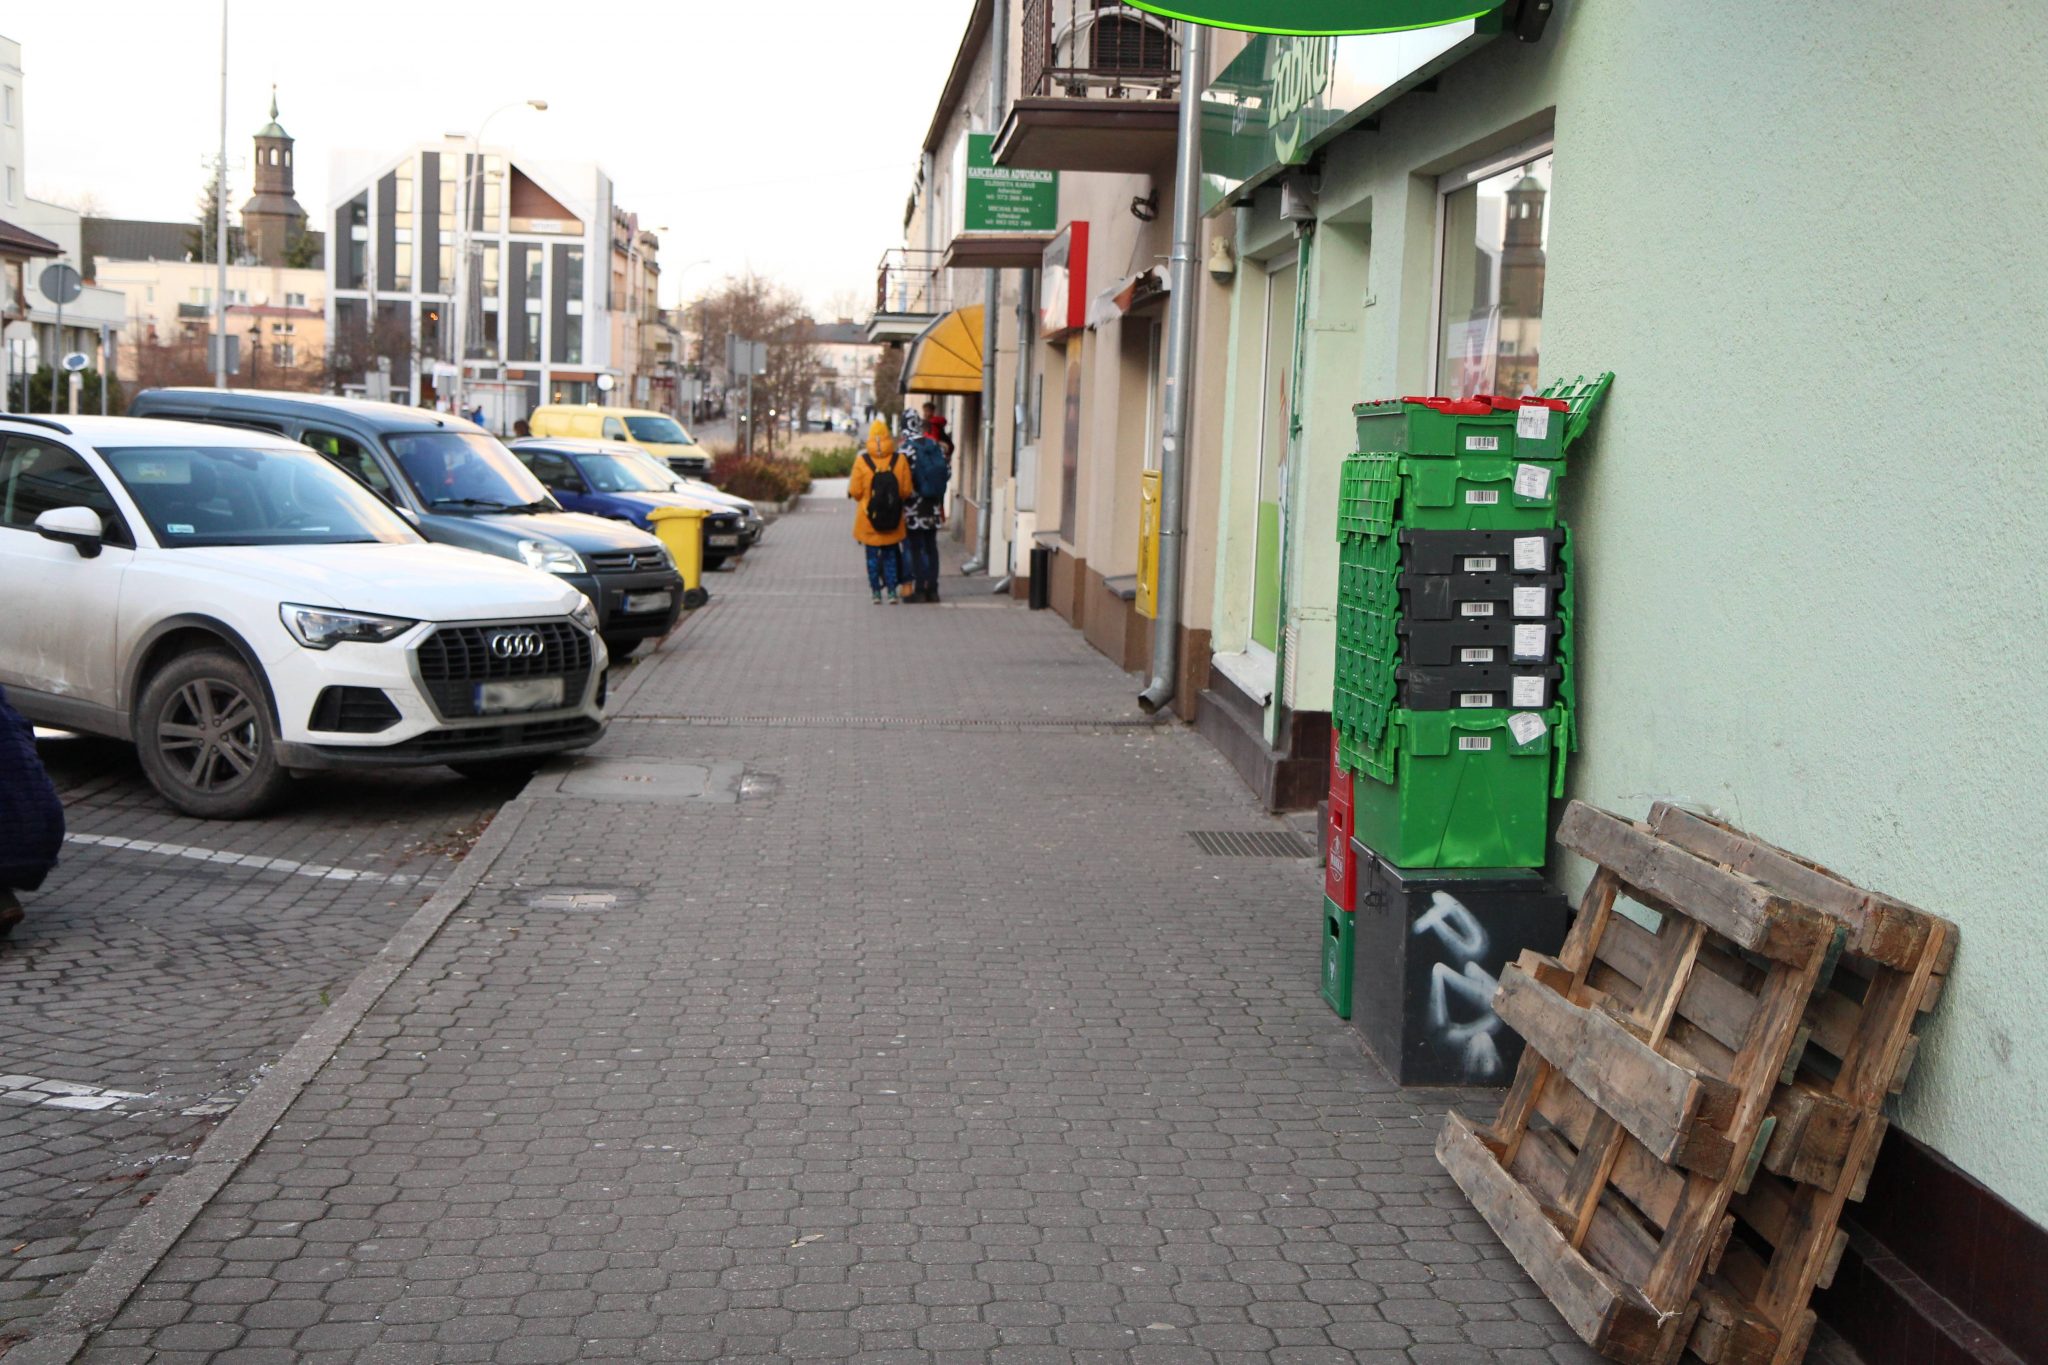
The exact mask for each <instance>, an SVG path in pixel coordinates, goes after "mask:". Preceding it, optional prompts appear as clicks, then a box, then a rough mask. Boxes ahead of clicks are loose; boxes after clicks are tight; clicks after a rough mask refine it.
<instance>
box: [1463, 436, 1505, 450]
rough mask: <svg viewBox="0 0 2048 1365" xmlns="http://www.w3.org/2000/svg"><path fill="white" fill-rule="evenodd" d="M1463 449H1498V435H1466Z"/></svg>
mask: <svg viewBox="0 0 2048 1365" xmlns="http://www.w3.org/2000/svg"><path fill="white" fill-rule="evenodd" d="M1465 449H1467V450H1499V449H1500V437H1498V436H1467V437H1466V438H1465Z"/></svg>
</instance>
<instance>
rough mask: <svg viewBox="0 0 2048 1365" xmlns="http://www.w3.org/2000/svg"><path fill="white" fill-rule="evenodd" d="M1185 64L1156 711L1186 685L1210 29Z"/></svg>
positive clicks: (1163, 442)
mask: <svg viewBox="0 0 2048 1365" xmlns="http://www.w3.org/2000/svg"><path fill="white" fill-rule="evenodd" d="M1182 32H1183V33H1184V34H1185V35H1186V41H1185V43H1184V44H1183V45H1182V48H1181V63H1180V148H1179V150H1178V152H1177V153H1176V155H1175V157H1174V168H1173V173H1174V182H1173V191H1174V193H1173V256H1172V260H1171V262H1170V264H1169V265H1168V267H1167V269H1168V272H1169V275H1168V278H1169V281H1170V285H1169V293H1168V294H1167V313H1166V379H1165V389H1166V393H1165V398H1166V422H1165V427H1164V430H1163V431H1162V432H1161V433H1160V437H1159V592H1158V597H1157V600H1155V601H1154V603H1153V608H1154V611H1155V613H1156V614H1155V615H1154V616H1153V618H1152V680H1151V682H1150V683H1149V684H1147V686H1146V688H1145V690H1144V691H1143V692H1140V693H1139V694H1138V705H1140V706H1141V707H1143V708H1144V709H1145V710H1146V711H1147V712H1148V713H1149V712H1153V711H1157V710H1159V709H1160V708H1161V707H1163V706H1165V705H1167V704H1168V703H1169V702H1171V701H1172V700H1173V696H1174V693H1175V691H1176V690H1178V688H1179V685H1180V574H1181V518H1182V510H1181V491H1182V487H1183V485H1184V484H1185V483H1186V481H1187V436H1188V414H1189V412H1190V411H1191V410H1192V407H1193V402H1194V394H1193V392H1192V390H1193V380H1194V370H1195V364H1194V341H1195V237H1196V234H1197V233H1199V232H1200V231H1201V227H1202V185H1201V172H1202V142H1201V138H1202V88H1201V82H1202V81H1203V79H1204V78H1205V77H1206V76H1207V74H1208V69H1209V30H1208V29H1206V28H1204V27H1203V26H1202V25H1200V24H1185V25H1183V26H1182Z"/></svg>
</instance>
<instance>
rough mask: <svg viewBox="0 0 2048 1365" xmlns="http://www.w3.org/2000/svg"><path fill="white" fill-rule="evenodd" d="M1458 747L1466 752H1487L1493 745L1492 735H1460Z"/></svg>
mask: <svg viewBox="0 0 2048 1365" xmlns="http://www.w3.org/2000/svg"><path fill="white" fill-rule="evenodd" d="M1458 747H1459V748H1460V749H1462V750H1464V751H1465V752H1466V753H1480V754H1483V753H1485V752H1486V751H1487V750H1488V749H1491V748H1492V747H1493V736H1492V735H1459V736H1458Z"/></svg>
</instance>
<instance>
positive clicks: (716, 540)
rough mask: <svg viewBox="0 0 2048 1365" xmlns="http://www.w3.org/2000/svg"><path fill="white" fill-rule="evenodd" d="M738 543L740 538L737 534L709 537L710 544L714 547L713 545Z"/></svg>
mask: <svg viewBox="0 0 2048 1365" xmlns="http://www.w3.org/2000/svg"><path fill="white" fill-rule="evenodd" d="M739 543H740V538H739V537H738V536H712V537H711V544H712V545H713V546H714V547H715V546H720V545H737V544H739Z"/></svg>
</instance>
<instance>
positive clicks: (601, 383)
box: [597, 374, 613, 393]
mask: <svg viewBox="0 0 2048 1365" xmlns="http://www.w3.org/2000/svg"><path fill="white" fill-rule="evenodd" d="M612 382H613V381H612V377H611V376H610V375H608V374H601V375H599V376H598V377H597V387H598V388H599V389H600V390H601V391H602V392H605V393H610V392H611V391H612Z"/></svg>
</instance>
